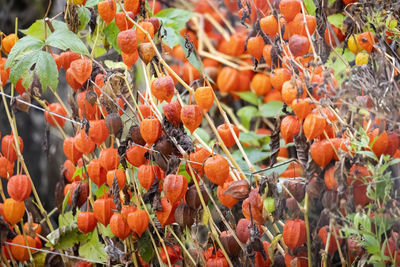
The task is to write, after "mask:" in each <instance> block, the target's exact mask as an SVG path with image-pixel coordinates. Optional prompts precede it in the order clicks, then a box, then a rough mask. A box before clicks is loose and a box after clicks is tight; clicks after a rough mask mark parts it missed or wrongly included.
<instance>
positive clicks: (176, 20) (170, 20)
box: [155, 8, 193, 32]
mask: <svg viewBox="0 0 400 267" xmlns="http://www.w3.org/2000/svg"><path fill="white" fill-rule="evenodd" d="M155 16H156V17H158V18H159V19H160V20H161V21H162V22H163V25H164V27H171V28H173V29H174V30H175V31H177V32H180V31H181V30H182V29H183V28H184V27H185V26H186V22H188V20H189V19H191V18H192V17H193V12H190V11H188V10H183V9H179V8H166V9H163V10H161V11H160V12H158V13H157V14H156V15H155Z"/></svg>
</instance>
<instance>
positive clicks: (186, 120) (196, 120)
mask: <svg viewBox="0 0 400 267" xmlns="http://www.w3.org/2000/svg"><path fill="white" fill-rule="evenodd" d="M181 120H182V122H183V125H185V127H186V128H188V130H189V131H190V133H191V134H193V132H194V131H195V130H196V129H197V127H199V126H200V124H201V121H202V120H203V113H202V112H201V109H200V107H199V106H198V105H186V106H183V107H182V109H181Z"/></svg>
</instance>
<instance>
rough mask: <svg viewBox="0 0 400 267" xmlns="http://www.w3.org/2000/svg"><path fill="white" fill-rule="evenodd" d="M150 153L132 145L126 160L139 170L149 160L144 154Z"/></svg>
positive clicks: (127, 152)
mask: <svg viewBox="0 0 400 267" xmlns="http://www.w3.org/2000/svg"><path fill="white" fill-rule="evenodd" d="M147 151H148V149H146V148H144V147H141V146H137V145H132V146H131V147H130V148H128V150H127V151H126V159H127V160H128V162H129V163H130V164H132V165H133V166H135V167H137V168H139V167H140V165H142V164H144V163H145V162H146V161H147V159H146V158H145V156H144V154H145V153H146V152H147Z"/></svg>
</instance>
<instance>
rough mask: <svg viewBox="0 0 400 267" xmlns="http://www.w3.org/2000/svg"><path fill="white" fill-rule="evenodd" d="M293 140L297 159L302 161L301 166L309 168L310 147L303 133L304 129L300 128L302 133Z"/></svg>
mask: <svg viewBox="0 0 400 267" xmlns="http://www.w3.org/2000/svg"><path fill="white" fill-rule="evenodd" d="M293 140H294V146H295V147H296V152H297V158H298V159H299V160H300V162H301V165H302V166H303V168H304V167H306V166H307V161H308V151H309V150H310V145H309V144H308V143H307V139H306V137H305V135H304V132H303V127H300V132H299V133H298V134H296V135H295V136H294V138H293Z"/></svg>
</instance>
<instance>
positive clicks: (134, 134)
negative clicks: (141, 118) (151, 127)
mask: <svg viewBox="0 0 400 267" xmlns="http://www.w3.org/2000/svg"><path fill="white" fill-rule="evenodd" d="M128 135H129V136H130V138H131V139H132V141H133V142H134V143H135V144H138V145H140V146H144V145H145V144H146V141H145V140H144V139H143V137H142V135H141V133H140V127H139V126H138V125H133V126H131V128H129V133H128Z"/></svg>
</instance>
